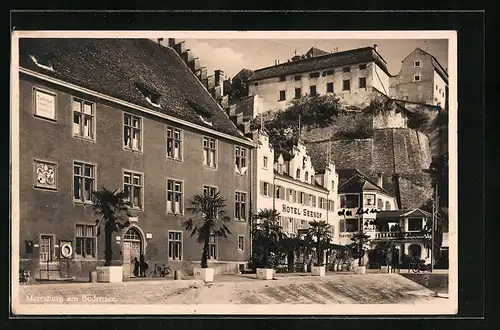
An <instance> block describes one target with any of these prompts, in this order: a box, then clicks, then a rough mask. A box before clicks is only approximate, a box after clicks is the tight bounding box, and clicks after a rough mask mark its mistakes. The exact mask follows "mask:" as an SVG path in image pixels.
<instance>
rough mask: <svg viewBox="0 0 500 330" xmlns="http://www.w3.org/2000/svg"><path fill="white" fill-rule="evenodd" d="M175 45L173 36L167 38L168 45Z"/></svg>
mask: <svg viewBox="0 0 500 330" xmlns="http://www.w3.org/2000/svg"><path fill="white" fill-rule="evenodd" d="M174 46H175V38H168V47H172V48H173V47H174Z"/></svg>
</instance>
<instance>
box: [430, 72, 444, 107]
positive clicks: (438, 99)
mask: <svg viewBox="0 0 500 330" xmlns="http://www.w3.org/2000/svg"><path fill="white" fill-rule="evenodd" d="M433 88H434V92H433V96H434V102H433V104H435V105H438V104H439V105H440V106H441V107H442V108H444V105H445V102H446V83H445V81H444V80H443V78H441V76H440V75H439V74H438V73H437V71H436V70H434V87H433Z"/></svg>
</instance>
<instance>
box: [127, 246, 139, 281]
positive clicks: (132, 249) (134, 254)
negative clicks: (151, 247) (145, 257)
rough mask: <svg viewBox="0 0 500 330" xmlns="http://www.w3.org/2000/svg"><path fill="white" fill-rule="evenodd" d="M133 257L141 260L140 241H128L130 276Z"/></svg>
mask: <svg viewBox="0 0 500 330" xmlns="http://www.w3.org/2000/svg"><path fill="white" fill-rule="evenodd" d="M134 258H137V260H139V261H140V260H141V243H140V242H130V273H131V276H133V274H134V268H135V265H134Z"/></svg>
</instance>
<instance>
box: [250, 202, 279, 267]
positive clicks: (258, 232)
mask: <svg viewBox="0 0 500 330" xmlns="http://www.w3.org/2000/svg"><path fill="white" fill-rule="evenodd" d="M278 216H279V212H278V211H276V210H271V209H264V210H260V211H259V213H258V214H257V219H259V220H260V223H258V224H256V225H255V226H254V228H252V237H253V238H254V242H255V243H254V244H256V245H258V246H260V247H262V248H263V250H264V267H265V268H269V267H270V263H269V256H270V254H271V252H272V253H278V252H279V242H280V240H281V239H283V238H284V234H283V232H282V228H281V226H280V225H279V223H278Z"/></svg>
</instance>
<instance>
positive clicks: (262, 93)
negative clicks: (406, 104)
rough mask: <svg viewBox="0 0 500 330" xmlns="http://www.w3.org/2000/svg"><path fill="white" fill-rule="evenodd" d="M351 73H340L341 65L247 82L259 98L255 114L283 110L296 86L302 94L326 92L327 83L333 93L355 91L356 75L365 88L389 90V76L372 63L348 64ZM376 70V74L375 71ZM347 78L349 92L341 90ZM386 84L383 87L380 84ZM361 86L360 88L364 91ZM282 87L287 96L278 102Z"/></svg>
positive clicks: (289, 102)
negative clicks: (314, 75)
mask: <svg viewBox="0 0 500 330" xmlns="http://www.w3.org/2000/svg"><path fill="white" fill-rule="evenodd" d="M360 64H366V65H367V68H366V69H360ZM349 67H350V72H343V68H344V67H337V68H329V69H321V70H314V71H308V72H302V73H297V74H290V75H288V76H286V80H285V81H281V82H280V81H279V77H272V78H267V79H262V80H259V81H257V82H255V81H253V82H249V87H248V91H249V95H259V97H260V98H261V99H260V100H259V102H258V104H256V106H257V108H256V110H255V115H257V114H259V113H263V112H266V111H269V110H283V109H285V108H287V107H289V106H290V105H291V104H292V102H293V100H294V98H295V88H301V93H302V95H305V94H307V95H309V94H310V87H311V86H313V85H314V86H316V92H317V93H318V94H320V95H325V94H327V92H326V91H327V83H330V82H333V90H334V93H335V94H339V95H343V94H350V93H355V92H356V91H358V90H360V88H359V78H362V77H365V78H366V87H367V88H369V87H371V86H373V87H375V88H377V89H378V90H379V91H381V92H382V93H386V92H385V91H387V93H389V76H388V75H387V74H386V73H385V72H384V71H383V70H382V69H381V68H380V67H379V66H378V65H376V64H375V63H374V62H370V63H358V64H355V65H350V66H349ZM327 70H334V74H333V75H328V76H323V75H322V72H324V71H327ZM312 72H319V73H320V76H319V77H318V78H310V77H309V74H310V73H312ZM375 73H378V76H377V74H375ZM296 75H300V76H301V79H300V80H298V81H295V78H294V77H295V76H296ZM347 79H349V80H350V87H351V88H350V91H343V80H347ZM382 86H384V87H385V90H384V88H383V87H382ZM365 89H366V88H362V89H361V90H365ZM282 90H284V91H285V94H286V99H285V100H284V101H280V100H279V97H280V91H282Z"/></svg>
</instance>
